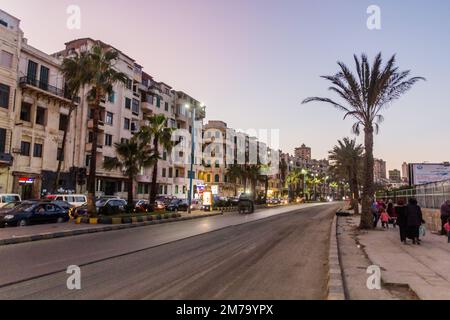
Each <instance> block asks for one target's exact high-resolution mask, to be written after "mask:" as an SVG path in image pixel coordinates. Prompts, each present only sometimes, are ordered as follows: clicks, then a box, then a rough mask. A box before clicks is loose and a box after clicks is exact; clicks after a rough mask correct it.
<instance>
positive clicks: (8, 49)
mask: <svg viewBox="0 0 450 320" xmlns="http://www.w3.org/2000/svg"><path fill="white" fill-rule="evenodd" d="M0 40H1V41H0V193H4V192H8V191H10V190H11V189H12V183H13V182H12V178H11V166H12V163H13V155H12V134H13V130H14V110H15V108H16V99H15V97H16V87H17V78H18V75H17V69H18V65H19V57H20V48H21V46H22V41H23V32H22V30H21V29H20V20H19V19H17V18H15V17H13V16H11V15H9V14H8V13H6V12H4V11H2V10H0Z"/></svg>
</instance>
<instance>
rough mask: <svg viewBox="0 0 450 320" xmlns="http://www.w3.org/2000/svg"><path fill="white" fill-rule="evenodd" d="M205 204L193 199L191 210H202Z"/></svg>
mask: <svg viewBox="0 0 450 320" xmlns="http://www.w3.org/2000/svg"><path fill="white" fill-rule="evenodd" d="M202 208H203V203H202V202H201V201H200V200H197V199H192V202H191V210H202Z"/></svg>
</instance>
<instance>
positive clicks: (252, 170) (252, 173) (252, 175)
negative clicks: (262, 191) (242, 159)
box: [245, 164, 261, 200]
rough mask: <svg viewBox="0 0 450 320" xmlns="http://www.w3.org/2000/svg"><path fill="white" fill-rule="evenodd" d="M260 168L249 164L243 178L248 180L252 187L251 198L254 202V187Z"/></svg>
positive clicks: (259, 174) (259, 175)
mask: <svg viewBox="0 0 450 320" xmlns="http://www.w3.org/2000/svg"><path fill="white" fill-rule="evenodd" d="M260 169H261V168H260V166H259V165H257V164H251V165H248V166H247V167H246V169H245V170H246V172H245V176H246V178H248V180H249V181H250V183H251V185H252V197H253V200H256V185H257V183H258V181H259V179H260V177H261V171H260Z"/></svg>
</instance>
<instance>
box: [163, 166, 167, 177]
mask: <svg viewBox="0 0 450 320" xmlns="http://www.w3.org/2000/svg"><path fill="white" fill-rule="evenodd" d="M166 171H167V170H166V168H163V169H162V177H163V178H165V177H166Z"/></svg>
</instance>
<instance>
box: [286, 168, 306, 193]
mask: <svg viewBox="0 0 450 320" xmlns="http://www.w3.org/2000/svg"><path fill="white" fill-rule="evenodd" d="M301 176H302V172H301V171H300V170H298V169H296V170H294V171H291V172H289V173H288V175H287V176H286V185H287V187H288V189H289V190H290V192H291V194H290V196H291V197H292V198H293V197H294V196H296V195H297V194H296V192H297V189H298V185H299V183H300V180H301ZM292 187H294V189H292ZM292 190H294V192H292Z"/></svg>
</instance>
